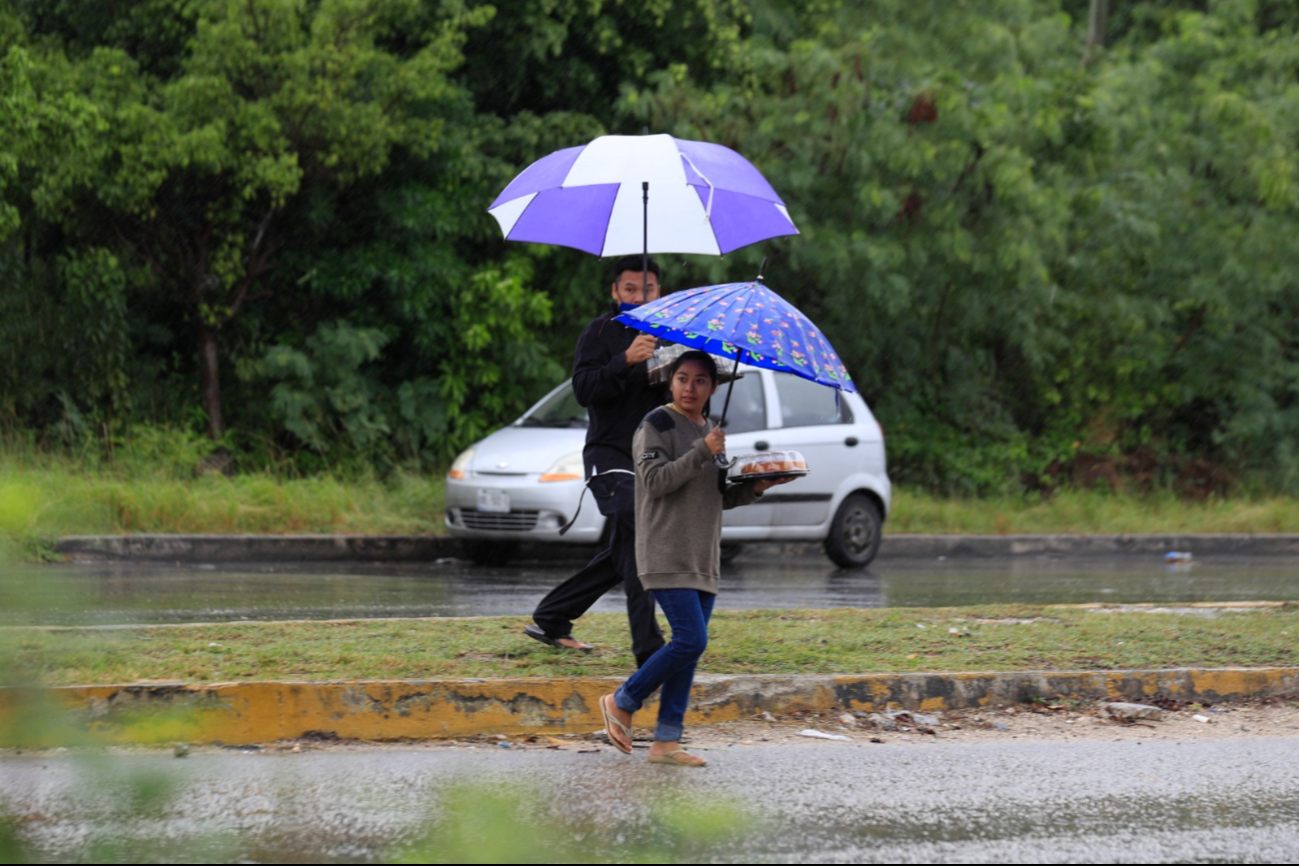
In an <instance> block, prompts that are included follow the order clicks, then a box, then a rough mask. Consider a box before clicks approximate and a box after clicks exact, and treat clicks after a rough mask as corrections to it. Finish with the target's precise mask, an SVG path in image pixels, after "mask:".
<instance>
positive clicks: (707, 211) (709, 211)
mask: <svg viewBox="0 0 1299 866" xmlns="http://www.w3.org/2000/svg"><path fill="white" fill-rule="evenodd" d="M678 153H680V151H678ZM681 158H682V159H684V160H685V161H686V162H687V163H688V164H689V165H690V167H691V168H693V169H694V170H695V174H697V175H699V176H700V177H702V178H703V179H704V183H706V184H708V206H707V207H706V208H704V218H705V219H706V220H708V221H709V222H712V221H713V191H714V190H715V189H716V187H714V186H713V182H712V181H711V180H709V179H708V177H707V176H706V175H705V174H704V173H703V172H702V171H700V170H699V166H697V165H695V161H694V160H693V159H691V158H690V157H688V156H686V155H685V154H684V153H682V154H681Z"/></svg>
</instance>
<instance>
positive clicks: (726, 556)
mask: <svg viewBox="0 0 1299 866" xmlns="http://www.w3.org/2000/svg"><path fill="white" fill-rule="evenodd" d="M743 552H744V545H743V544H723V545H722V562H730V561H731V560H732V559H734V558H735V557H737V556H739V555H740V554H741V553H743Z"/></svg>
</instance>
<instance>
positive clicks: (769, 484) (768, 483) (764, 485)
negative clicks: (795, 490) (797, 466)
mask: <svg viewBox="0 0 1299 866" xmlns="http://www.w3.org/2000/svg"><path fill="white" fill-rule="evenodd" d="M797 479H798V476H796V475H790V476H788V477H786V478H763V479H761V480H759V481H755V482H753V490H754V492H755V493H766V492H767V491H768V490H770V489H771V488H773V487H775V486H776V485H777V484H788V483H789V482H791V481H796V480H797Z"/></svg>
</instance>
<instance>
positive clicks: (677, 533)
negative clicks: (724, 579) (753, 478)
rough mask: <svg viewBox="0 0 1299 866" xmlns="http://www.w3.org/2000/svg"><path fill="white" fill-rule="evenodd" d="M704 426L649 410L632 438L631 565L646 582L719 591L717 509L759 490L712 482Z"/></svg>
mask: <svg viewBox="0 0 1299 866" xmlns="http://www.w3.org/2000/svg"><path fill="white" fill-rule="evenodd" d="M715 426H717V425H716V424H715V423H714V422H712V421H709V420H705V421H704V423H703V424H702V425H696V424H695V423H694V422H693V421H691V420H690V419H689V418H687V417H686V416H685V415H682V414H681V413H680V412H678V411H677V410H675V409H673V408H672V407H671V406H663V407H660V408H658V409H655V410H653V411H652V412H650V413H649V414H648V415H646V416H645V419H644V420H643V421H641V424H640V427H638V428H636V435H635V436H634V437H633V439H632V456H633V458H634V459H635V461H636V569H637V571H639V572H640V582H641V583H642V584H643V585H644V587H645V588H646V589H697V590H700V591H702V592H709V593H712V594H713V595H716V594H717V585H718V580H719V578H720V572H721V543H722V509H724V508H734V507H736V506H737V505H748V504H750V503H752V502H756V501H758V499H760V498H761V497H760V496H759V495H758V494H757V493H755V492H754V489H753V485H752V484H741V485H740V486H738V487H733V488H731V489H730V490H728V491H727V492H726V493H725V494H724V495H723V494H722V493H721V492H719V491H718V489H717V473H718V472H720V471H722V470H721V469H719V468H718V467H717V464H716V463H714V462H713V455H712V453H711V452H710V451H709V450H708V445H707V443H705V442H704V437H705V436H707V435H708V434H709V432H711V431H712V429H713V428H714V427H715Z"/></svg>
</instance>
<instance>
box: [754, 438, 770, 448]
mask: <svg viewBox="0 0 1299 866" xmlns="http://www.w3.org/2000/svg"><path fill="white" fill-rule="evenodd" d="M753 447H754V448H756V449H758V450H759V451H769V450H771V443H770V442H768V441H767V440H765V439H759V440H758V441H757V442H754V443H753Z"/></svg>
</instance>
